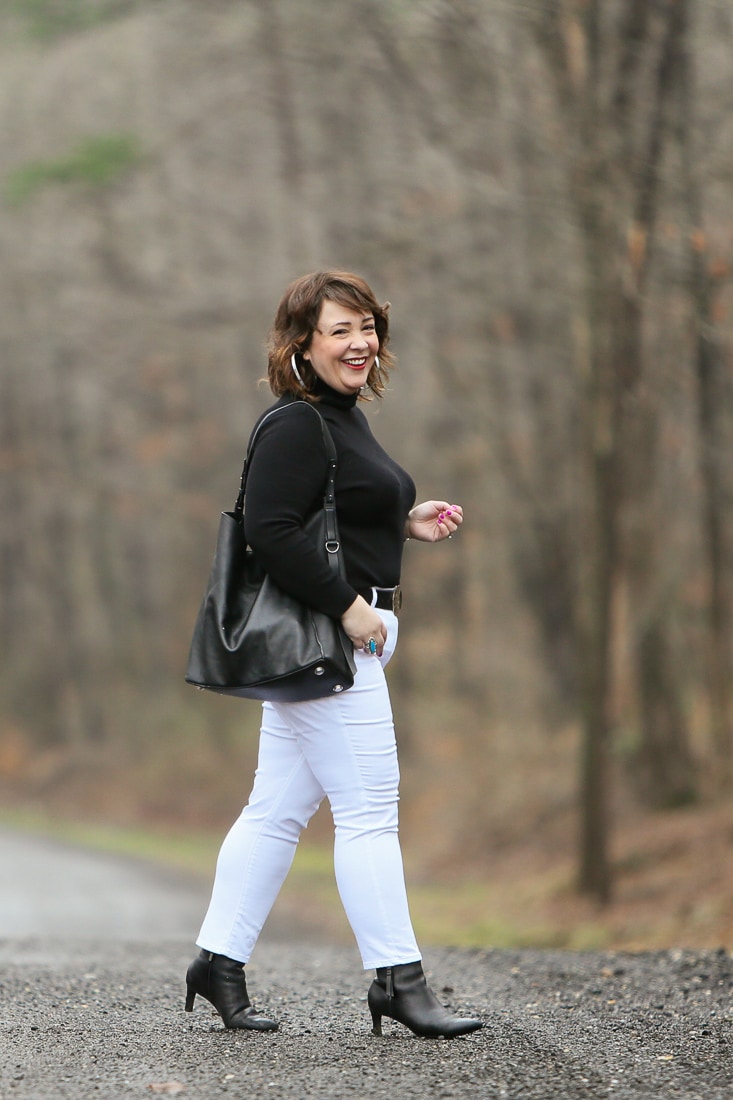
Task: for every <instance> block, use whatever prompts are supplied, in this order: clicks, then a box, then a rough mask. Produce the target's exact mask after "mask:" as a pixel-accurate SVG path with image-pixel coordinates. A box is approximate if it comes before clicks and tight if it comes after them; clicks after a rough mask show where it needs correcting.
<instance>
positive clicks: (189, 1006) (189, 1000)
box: [186, 985, 196, 1012]
mask: <svg viewBox="0 0 733 1100" xmlns="http://www.w3.org/2000/svg"><path fill="white" fill-rule="evenodd" d="M195 1000H196V990H195V989H194V988H193V986H190V985H189V986H187V987H186V1012H193V1002H194V1001H195Z"/></svg>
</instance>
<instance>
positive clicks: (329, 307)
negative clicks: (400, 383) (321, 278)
mask: <svg viewBox="0 0 733 1100" xmlns="http://www.w3.org/2000/svg"><path fill="white" fill-rule="evenodd" d="M378 354H379V337H378V336H377V330H376V328H375V325H374V316H373V315H372V314H371V313H362V312H361V311H357V310H353V309H350V308H349V307H348V306H341V305H339V304H338V302H332V301H330V300H329V299H326V301H325V302H324V303H323V305H322V306H321V313H320V316H319V318H318V325H317V326H316V329H315V331H314V333H313V338H312V339H311V344H310V347H309V348H308V350H307V351H304V352H303V358H304V359H307V360H308V362H309V363H310V365H311V366H312V367H313V370H314V371H315V372H316V374H317V375H318V377H319V378H320V379H321V381H323V382H325V383H326V385H328V386H330V387H331V388H332V389H334V390H336V391H337V392H338V393H344V394H347V393H358V392H359V390H360V389H361V388H362V386H363V385H364V384H365V382H366V380H367V377H368V375H369V371H370V370H371V369H372V366H373V365H374V360H375V358H376V357H377V355H378Z"/></svg>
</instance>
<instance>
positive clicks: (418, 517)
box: [405, 500, 463, 542]
mask: <svg viewBox="0 0 733 1100" xmlns="http://www.w3.org/2000/svg"><path fill="white" fill-rule="evenodd" d="M462 523H463V509H462V508H461V506H460V504H448V502H447V501H446V500H426V501H425V502H424V503H423V504H417V505H415V507H414V508H413V509H412V511H411V512H410V514H409V515H408V517H407V523H406V524H405V538H406V539H419V540H420V542H440V541H441V540H442V539H449V538H450V537H451V535H452V534H453V533H454V532H455V531H457V530H458V528H459V527H460V525H461V524H462Z"/></svg>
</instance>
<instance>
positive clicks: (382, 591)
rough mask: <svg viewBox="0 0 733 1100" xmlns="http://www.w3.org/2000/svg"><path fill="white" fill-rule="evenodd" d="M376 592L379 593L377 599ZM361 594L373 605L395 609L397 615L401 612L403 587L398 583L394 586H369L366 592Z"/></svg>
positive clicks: (383, 608)
mask: <svg viewBox="0 0 733 1100" xmlns="http://www.w3.org/2000/svg"><path fill="white" fill-rule="evenodd" d="M375 592H376V594H377V598H376V600H375V599H374V593H375ZM359 595H360V596H363V597H364V599H365V600H366V602H367V603H368V604H370V605H371V606H372V607H379V608H381V609H382V611H393V612H394V614H395V615H397V614H399V610H400V608H401V607H402V589H401V588H400V586H399V585H398V584H397V585H395V587H394V588H376V587H375V588H368V589H366V591H365V592H360V593H359Z"/></svg>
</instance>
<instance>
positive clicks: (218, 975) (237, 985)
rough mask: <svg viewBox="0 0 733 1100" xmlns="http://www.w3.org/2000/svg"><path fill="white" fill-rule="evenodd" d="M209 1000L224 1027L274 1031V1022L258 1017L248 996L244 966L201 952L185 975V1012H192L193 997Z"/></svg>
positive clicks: (264, 1017) (221, 956) (223, 956)
mask: <svg viewBox="0 0 733 1100" xmlns="http://www.w3.org/2000/svg"><path fill="white" fill-rule="evenodd" d="M197 993H198V995H199V996H200V997H205V998H206V1000H207V1001H210V1002H211V1004H212V1005H213V1006H214V1008H215V1009H216V1011H217V1012H218V1013H219V1015H220V1016H221V1018H222V1020H223V1021H224V1026H225V1027H242V1028H248V1029H249V1030H250V1031H277V1026H278V1025H277V1022H276V1021H275V1020H268V1019H267V1017H266V1016H258V1015H257V1010H256V1009H255V1008H253V1007H252V1005H251V1004H250V1000H249V997H248V996H247V983H246V981H245V979H244V964H243V963H241V962H236V961H235V960H234V959H228V958H227V957H226V955H212V953H211V952H210V951H202V952H201V953H200V954H199V955H197V956H196V958H195V959H194V960H193V962H192V963H191V965H190V966H189V968H188V971H187V972H186V1012H193V1003H194V1001H195V1000H196V994H197Z"/></svg>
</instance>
